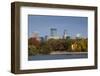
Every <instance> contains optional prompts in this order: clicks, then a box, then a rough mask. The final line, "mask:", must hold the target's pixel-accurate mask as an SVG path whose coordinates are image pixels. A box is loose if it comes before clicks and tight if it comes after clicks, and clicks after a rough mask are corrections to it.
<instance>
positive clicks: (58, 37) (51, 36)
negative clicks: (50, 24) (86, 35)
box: [31, 28, 81, 41]
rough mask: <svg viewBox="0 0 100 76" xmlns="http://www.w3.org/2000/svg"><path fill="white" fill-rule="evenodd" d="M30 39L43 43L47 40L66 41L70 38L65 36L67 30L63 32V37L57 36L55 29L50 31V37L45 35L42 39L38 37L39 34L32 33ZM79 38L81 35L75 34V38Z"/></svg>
mask: <svg viewBox="0 0 100 76" xmlns="http://www.w3.org/2000/svg"><path fill="white" fill-rule="evenodd" d="M31 37H32V38H36V39H37V40H38V41H44V40H48V39H67V38H70V36H68V35H67V30H64V31H63V35H62V36H59V35H58V33H57V29H56V28H51V29H50V35H45V36H44V37H40V36H39V33H37V32H33V33H32V35H31ZM79 37H81V35H80V34H77V35H76V38H79Z"/></svg>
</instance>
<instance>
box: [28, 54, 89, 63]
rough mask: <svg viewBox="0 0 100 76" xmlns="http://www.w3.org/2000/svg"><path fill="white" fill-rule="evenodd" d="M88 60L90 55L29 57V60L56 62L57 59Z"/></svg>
mask: <svg viewBox="0 0 100 76" xmlns="http://www.w3.org/2000/svg"><path fill="white" fill-rule="evenodd" d="M80 58H88V53H68V54H55V55H36V56H28V60H29V61H31V60H55V59H80Z"/></svg>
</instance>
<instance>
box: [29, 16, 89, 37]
mask: <svg viewBox="0 0 100 76" xmlns="http://www.w3.org/2000/svg"><path fill="white" fill-rule="evenodd" d="M87 22H88V19H87V17H72V16H42V15H29V16H28V37H31V35H32V33H33V32H36V33H38V34H39V36H40V37H45V36H46V35H48V36H50V29H51V28H55V29H57V35H58V36H60V37H62V36H63V32H64V30H67V35H68V36H71V37H76V35H79V34H80V35H82V37H85V38H87V36H88V34H87V31H88V30H87V29H88V28H87V27H88V26H87V25H88V23H87Z"/></svg>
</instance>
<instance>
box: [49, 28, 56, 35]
mask: <svg viewBox="0 0 100 76" xmlns="http://www.w3.org/2000/svg"><path fill="white" fill-rule="evenodd" d="M50 31H51V36H57V29H56V28H51V29H50Z"/></svg>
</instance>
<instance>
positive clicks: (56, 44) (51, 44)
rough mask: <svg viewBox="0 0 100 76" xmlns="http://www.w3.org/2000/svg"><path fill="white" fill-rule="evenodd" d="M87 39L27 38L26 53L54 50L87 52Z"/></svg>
mask: <svg viewBox="0 0 100 76" xmlns="http://www.w3.org/2000/svg"><path fill="white" fill-rule="evenodd" d="M87 44H88V40H87V39H84V38H81V39H78V38H76V39H69V38H68V39H49V40H46V41H39V40H37V39H36V38H29V39H28V54H29V55H38V54H50V53H51V52H54V51H61V52H63V51H66V52H87V51H88V50H87V47H88V45H87Z"/></svg>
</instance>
